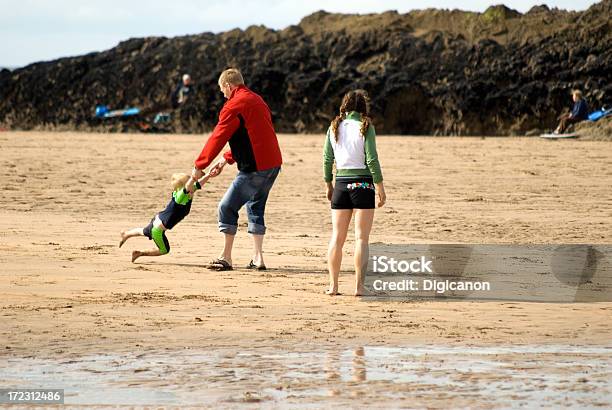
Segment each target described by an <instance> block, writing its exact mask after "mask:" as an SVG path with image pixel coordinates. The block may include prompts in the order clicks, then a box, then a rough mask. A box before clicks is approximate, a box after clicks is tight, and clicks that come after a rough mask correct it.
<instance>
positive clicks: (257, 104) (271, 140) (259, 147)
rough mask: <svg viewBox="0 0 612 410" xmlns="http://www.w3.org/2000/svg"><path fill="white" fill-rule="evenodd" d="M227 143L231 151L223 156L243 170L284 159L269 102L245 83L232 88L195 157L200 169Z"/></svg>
mask: <svg viewBox="0 0 612 410" xmlns="http://www.w3.org/2000/svg"><path fill="white" fill-rule="evenodd" d="M227 142H229V145H230V151H227V152H225V153H224V154H223V157H224V158H225V159H226V160H227V162H228V163H229V164H233V163H234V162H236V163H237V164H238V169H239V170H240V171H244V172H254V171H265V170H267V169H271V168H276V167H280V166H281V164H282V162H283V159H282V156H281V151H280V147H279V146H278V139H277V138H276V133H275V132H274V126H273V125H272V116H271V114H270V109H269V108H268V105H267V104H266V103H265V102H264V100H263V99H262V98H261V97H260V96H259V95H257V94H255V93H254V92H253V91H251V90H249V89H248V88H247V87H246V86H244V85H240V86H238V87H237V88H235V89H234V90H233V91H232V95H231V96H230V98H229V99H228V100H227V101H226V103H225V105H224V106H223V108H222V109H221V113H219V122H218V123H217V125H216V127H215V129H214V131H213V133H212V135H211V136H210V137H209V138H208V140H207V141H206V144H205V145H204V148H203V149H202V152H201V153H200V156H199V157H198V158H197V159H196V160H195V166H196V168H198V169H204V168H206V167H207V166H208V165H210V163H211V162H212V161H213V160H214V159H215V157H216V156H217V155H219V152H221V150H222V149H223V147H224V146H225V144H226V143H227Z"/></svg>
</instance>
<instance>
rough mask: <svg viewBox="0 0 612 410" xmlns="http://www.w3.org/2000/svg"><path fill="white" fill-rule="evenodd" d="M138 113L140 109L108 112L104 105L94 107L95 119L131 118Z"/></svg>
mask: <svg viewBox="0 0 612 410" xmlns="http://www.w3.org/2000/svg"><path fill="white" fill-rule="evenodd" d="M139 113H140V108H136V107H130V108H126V109H124V110H113V111H110V110H109V108H108V107H107V106H106V105H97V106H96V117H98V118H113V117H131V116H133V115H138V114H139Z"/></svg>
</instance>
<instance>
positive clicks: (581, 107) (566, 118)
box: [554, 90, 589, 134]
mask: <svg viewBox="0 0 612 410" xmlns="http://www.w3.org/2000/svg"><path fill="white" fill-rule="evenodd" d="M572 100H573V101H574V108H572V112H571V113H569V114H562V115H561V116H559V125H558V126H557V129H556V130H555V132H554V133H555V134H563V133H564V132H565V131H566V130H567V128H568V127H569V126H570V125H572V124H576V123H579V122H580V121H584V120H586V119H587V118H588V117H589V106H588V105H587V102H586V101H585V100H584V97H583V96H582V91H580V90H574V91H572Z"/></svg>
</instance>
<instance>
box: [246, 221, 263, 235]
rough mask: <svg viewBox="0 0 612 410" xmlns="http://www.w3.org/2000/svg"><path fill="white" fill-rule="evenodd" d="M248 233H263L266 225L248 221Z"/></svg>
mask: <svg viewBox="0 0 612 410" xmlns="http://www.w3.org/2000/svg"><path fill="white" fill-rule="evenodd" d="M247 232H248V233H250V234H251V235H265V234H266V227H265V226H264V225H260V224H256V223H252V222H249V228H248V231H247Z"/></svg>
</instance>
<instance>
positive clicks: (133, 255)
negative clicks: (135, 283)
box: [132, 251, 142, 263]
mask: <svg viewBox="0 0 612 410" xmlns="http://www.w3.org/2000/svg"><path fill="white" fill-rule="evenodd" d="M141 256H142V252H140V251H133V252H132V263H134V262H135V261H136V259H138V258H140V257H141Z"/></svg>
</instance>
